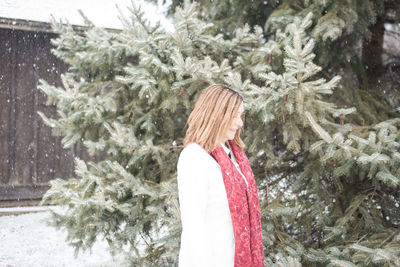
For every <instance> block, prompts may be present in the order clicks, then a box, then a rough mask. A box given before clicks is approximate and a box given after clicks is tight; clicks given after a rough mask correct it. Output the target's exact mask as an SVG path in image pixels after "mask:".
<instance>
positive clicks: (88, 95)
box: [39, 1, 400, 266]
mask: <svg viewBox="0 0 400 267" xmlns="http://www.w3.org/2000/svg"><path fill="white" fill-rule="evenodd" d="M197 12H198V11H197V9H196V4H195V3H189V2H188V1H186V2H185V5H184V6H183V7H182V8H177V10H176V13H175V19H174V26H175V31H173V32H166V31H165V30H164V29H162V28H161V27H160V26H159V25H156V26H151V25H150V24H149V23H148V22H147V21H146V20H145V19H144V18H143V13H142V12H141V10H140V8H136V7H135V6H133V7H132V9H131V18H130V19H128V18H125V17H123V16H122V15H121V19H122V22H123V24H124V30H123V31H122V32H120V33H115V32H109V31H107V30H105V29H101V28H97V27H95V26H94V25H93V24H91V23H90V22H89V21H88V29H87V30H86V31H85V32H76V31H74V29H73V28H72V27H71V26H70V25H65V24H62V23H60V22H56V21H53V29H54V31H55V32H57V33H58V34H59V36H58V37H57V38H56V39H54V40H53V44H54V45H55V49H54V51H53V52H54V54H55V55H56V56H57V57H59V58H60V59H62V60H64V61H65V62H66V63H68V64H69V66H70V67H69V70H68V72H67V73H65V74H64V75H63V77H62V80H63V85H64V88H56V87H53V86H50V85H48V84H47V83H46V82H45V81H41V84H40V86H39V88H40V89H41V90H42V91H43V92H44V93H45V94H46V95H47V96H48V104H55V105H56V106H57V110H58V114H59V118H47V117H46V116H45V115H44V114H42V113H40V115H41V117H42V118H43V120H44V121H45V123H46V124H47V125H49V126H50V127H52V128H53V133H54V134H55V135H61V136H63V139H62V142H63V145H64V147H65V148H70V147H72V146H73V145H79V146H82V145H83V146H84V147H85V148H86V149H87V151H88V152H89V154H90V155H101V156H102V160H99V161H96V162H92V161H91V162H89V161H88V162H85V161H83V160H81V159H78V158H77V159H76V161H75V174H76V178H71V179H69V180H61V179H56V180H53V181H52V182H51V189H50V190H49V191H48V192H47V193H46V195H45V196H44V198H43V203H51V204H58V205H65V206H67V207H68V210H67V211H66V213H65V214H56V213H54V216H53V219H52V222H53V224H54V225H56V226H57V227H62V228H65V229H67V231H68V242H69V243H70V244H71V245H73V246H74V247H75V248H76V249H77V251H78V250H79V249H87V248H90V247H91V246H92V245H93V243H94V241H95V240H96V239H97V238H104V239H105V240H107V241H108V244H109V246H110V248H111V252H112V253H120V252H124V255H126V258H127V261H128V262H129V263H130V264H131V265H133V266H170V265H175V264H176V263H177V259H178V254H177V253H178V249H179V238H180V231H181V226H180V223H179V208H178V202H177V201H178V199H177V188H176V162H177V157H178V155H179V152H180V150H181V149H182V138H183V136H184V133H185V128H184V127H185V122H186V119H187V117H188V115H189V112H190V111H191V110H192V105H193V104H194V100H195V99H196V97H197V96H198V94H199V92H200V91H201V89H203V88H205V87H206V86H207V85H209V84H210V83H225V84H227V85H229V86H231V87H232V88H235V89H236V90H238V91H240V92H242V93H243V94H245V96H246V100H247V102H246V103H245V104H246V109H247V113H248V114H247V117H246V122H245V127H244V128H245V134H244V137H245V138H244V140H245V143H246V144H247V145H248V153H249V155H251V157H250V161H251V163H252V167H253V168H254V174H255V177H256V180H257V183H258V184H259V194H260V202H261V203H260V205H261V213H262V224H263V240H264V245H265V248H266V249H265V252H266V265H267V266H301V264H303V265H305V266H325V265H329V266H355V265H356V264H358V265H362V266H377V265H380V264H383V265H385V264H386V265H388V266H389V265H392V266H393V265H399V264H400V263H399V256H400V255H399V253H400V252H399V251H400V234H399V232H398V226H399V220H400V218H399V217H400V213H399V212H398V207H399V202H400V198H399V194H398V186H399V174H400V168H399V166H400V164H399V162H400V154H399V152H398V147H399V132H398V130H397V128H396V126H397V125H398V124H399V123H400V120H395V119H394V120H390V121H385V122H381V123H379V124H377V125H372V126H363V127H361V126H357V125H353V124H348V123H344V122H345V116H346V115H348V114H351V113H354V112H355V109H353V108H347V109H346V108H336V107H335V105H333V104H331V103H329V102H326V101H324V95H327V94H331V93H332V90H333V89H334V87H335V86H337V85H338V83H339V82H340V79H339V77H334V78H333V79H331V80H330V81H325V80H324V79H323V78H320V77H318V73H319V71H320V70H321V68H320V67H318V66H316V65H315V64H314V63H313V61H312V60H313V58H314V54H313V53H312V50H313V47H314V41H313V39H310V37H309V36H310V35H309V33H308V32H307V29H308V28H309V26H310V24H311V14H309V15H307V16H306V17H305V18H303V19H299V18H296V19H295V22H294V23H292V24H290V25H288V26H287V27H286V30H285V31H278V32H277V33H276V39H275V40H273V41H272V40H269V41H265V38H264V36H263V34H262V29H261V28H260V27H255V28H254V29H253V30H251V29H250V28H249V27H248V26H245V27H244V28H240V29H237V30H236V32H235V35H234V36H232V38H229V39H224V38H223V37H222V35H220V34H216V29H215V27H214V25H213V24H210V23H205V22H203V21H202V20H200V19H198V13H197ZM132 58H135V59H136V60H137V62H135V63H134V64H132V63H129V62H130V61H132V60H131V59H132ZM337 120H339V123H337Z"/></svg>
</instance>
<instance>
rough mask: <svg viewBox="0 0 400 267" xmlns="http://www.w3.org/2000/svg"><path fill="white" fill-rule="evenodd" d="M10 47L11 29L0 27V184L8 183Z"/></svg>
mask: <svg viewBox="0 0 400 267" xmlns="http://www.w3.org/2000/svg"><path fill="white" fill-rule="evenodd" d="M12 49H13V47H12V39H11V30H4V29H0V62H1V64H0V107H1V108H0V185H2V184H8V183H9V141H10V138H9V137H10V116H11V79H12V68H11V53H12V52H13V50H12Z"/></svg>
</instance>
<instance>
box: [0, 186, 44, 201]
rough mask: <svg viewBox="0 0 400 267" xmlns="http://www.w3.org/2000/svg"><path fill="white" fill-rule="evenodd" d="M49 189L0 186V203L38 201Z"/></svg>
mask: <svg viewBox="0 0 400 267" xmlns="http://www.w3.org/2000/svg"><path fill="white" fill-rule="evenodd" d="M49 188H50V186H49V185H7V186H0V201H2V200H26V199H40V198H42V196H43V195H44V193H45V192H46V191H47V190H49Z"/></svg>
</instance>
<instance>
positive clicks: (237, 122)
mask: <svg viewBox="0 0 400 267" xmlns="http://www.w3.org/2000/svg"><path fill="white" fill-rule="evenodd" d="M243 112H244V106H243V102H242V103H241V104H240V106H239V110H238V113H237V114H236V116H235V117H234V118H233V120H232V124H231V127H230V128H229V129H228V132H227V133H226V136H225V139H224V142H226V141H227V140H233V138H235V134H236V131H237V130H238V129H240V128H241V127H242V126H243V120H242V114H243Z"/></svg>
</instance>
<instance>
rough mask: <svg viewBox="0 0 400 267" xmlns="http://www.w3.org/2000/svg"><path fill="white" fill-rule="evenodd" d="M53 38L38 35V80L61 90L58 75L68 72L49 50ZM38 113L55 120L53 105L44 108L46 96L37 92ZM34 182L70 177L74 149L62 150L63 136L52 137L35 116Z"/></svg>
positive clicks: (49, 131) (41, 34)
mask: <svg viewBox="0 0 400 267" xmlns="http://www.w3.org/2000/svg"><path fill="white" fill-rule="evenodd" d="M55 37H56V35H54V34H49V33H40V34H38V36H37V38H36V39H35V41H36V47H38V49H37V56H36V58H37V59H38V60H37V61H36V62H35V63H36V65H37V75H38V78H40V79H43V80H46V81H47V82H48V83H49V84H50V85H54V86H58V87H61V86H62V83H61V79H60V75H61V73H64V72H65V71H66V70H67V66H66V64H64V63H63V62H62V61H61V60H59V59H58V58H56V57H55V56H54V55H53V54H52V53H51V51H50V49H51V48H52V47H51V43H50V40H51V38H55ZM36 92H37V110H39V111H41V112H43V113H44V114H45V115H46V116H47V117H49V118H55V119H57V118H58V117H59V116H58V114H57V109H56V107H55V106H46V105H45V103H46V101H47V96H46V95H45V94H44V93H42V92H41V91H40V90H37V91H36ZM37 138H38V139H37V149H38V151H37V157H36V162H37V174H38V175H37V178H38V180H37V182H38V183H47V182H48V181H50V180H52V179H54V178H63V179H67V178H69V177H72V175H73V150H72V149H64V148H63V147H62V144H61V139H62V137H56V136H53V135H52V129H51V128H50V127H48V126H47V125H45V124H44V123H43V120H42V119H41V118H40V117H38V121H37Z"/></svg>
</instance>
